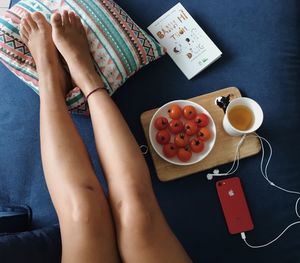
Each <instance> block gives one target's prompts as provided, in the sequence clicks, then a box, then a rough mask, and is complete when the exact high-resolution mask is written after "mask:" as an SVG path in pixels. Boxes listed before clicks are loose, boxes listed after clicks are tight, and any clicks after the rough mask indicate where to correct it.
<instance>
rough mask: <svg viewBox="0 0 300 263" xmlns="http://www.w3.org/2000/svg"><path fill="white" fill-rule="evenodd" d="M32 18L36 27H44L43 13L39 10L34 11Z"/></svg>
mask: <svg viewBox="0 0 300 263" xmlns="http://www.w3.org/2000/svg"><path fill="white" fill-rule="evenodd" d="M32 19H33V20H34V22H36V24H37V26H38V28H44V27H45V25H46V23H47V20H46V18H45V17H44V15H43V14H42V13H40V12H36V13H34V14H33V15H32Z"/></svg>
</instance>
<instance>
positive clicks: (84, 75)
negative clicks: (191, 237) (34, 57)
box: [51, 12, 190, 263]
mask: <svg viewBox="0 0 300 263" xmlns="http://www.w3.org/2000/svg"><path fill="white" fill-rule="evenodd" d="M65 20H66V21H69V20H70V21H71V22H70V23H68V22H67V26H66V27H65V28H63V27H62V24H65V22H64V21H65ZM51 23H52V27H53V40H54V43H55V45H56V46H57V48H58V50H59V51H60V53H61V54H62V55H63V57H64V58H65V60H66V61H67V63H68V66H69V68H70V72H71V75H72V77H73V78H74V80H75V82H76V83H77V85H78V86H79V87H80V88H81V89H82V91H83V93H84V94H85V95H87V94H88V93H89V92H90V91H92V90H94V89H95V88H97V87H100V86H102V85H103V83H102V80H101V79H100V78H99V76H98V75H97V74H96V72H95V69H94V68H93V63H92V60H91V57H90V54H89V50H88V44H87V39H86V36H85V31H84V29H83V27H82V24H81V22H80V19H79V18H78V17H76V16H75V15H74V13H69V14H68V13H67V12H64V14H63V17H61V16H60V15H59V14H56V15H54V16H53V17H52V21H51ZM89 107H90V113H91V118H92V123H93V129H94V134H95V139H96V145H97V150H98V153H99V157H100V160H101V163H102V166H103V169H104V171H105V176H106V179H107V182H108V186H109V197H110V204H111V207H112V210H113V215H114V220H115V223H116V229H117V235H118V245H119V250H120V254H121V257H122V260H123V261H124V262H138V263H140V262H143V263H147V262H155V263H159V262H163V263H165V262H172V263H176V262H190V259H189V257H188V255H187V254H186V252H185V251H184V249H183V248H182V246H181V244H180V243H179V242H178V240H177V239H176V237H175V235H174V234H173V233H172V231H171V230H170V228H169V227H168V225H167V223H166V220H165V219H164V216H163V214H162V212H161V210H160V208H159V205H158V203H157V200H156V198H155V195H154V192H153V189H152V186H151V180H150V175H149V171H148V168H147V165H146V163H145V160H144V158H143V156H142V155H141V152H140V149H139V147H138V145H137V143H136V141H135V139H134V137H133V135H132V133H131V132H130V130H129V128H128V126H127V124H126V122H125V120H124V119H123V117H122V115H121V113H120V112H119V110H118V108H117V107H116V105H115V104H114V103H113V101H112V100H111V98H110V97H109V96H108V94H107V93H106V91H105V90H100V91H97V92H95V93H94V94H92V95H91V97H90V98H89Z"/></svg>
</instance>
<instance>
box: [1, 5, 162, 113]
mask: <svg viewBox="0 0 300 263" xmlns="http://www.w3.org/2000/svg"><path fill="white" fill-rule="evenodd" d="M62 10H69V11H70V10H73V11H74V12H75V13H76V14H77V15H78V16H80V17H81V21H82V22H83V25H84V27H85V29H86V33H87V37H88V41H89V45H90V51H91V54H92V56H93V58H94V63H95V67H96V70H97V72H98V74H99V75H100V76H101V77H102V79H103V82H104V84H105V86H106V88H107V90H108V92H109V94H113V93H114V91H115V90H116V89H117V88H118V87H120V86H121V85H122V84H123V83H124V82H125V81H126V79H127V78H129V77H130V76H132V75H133V74H134V73H135V72H136V71H138V70H139V69H140V68H142V67H143V66H145V65H147V64H148V63H149V62H151V61H153V60H156V59H157V58H159V57H160V56H162V55H163V54H164V51H163V48H162V47H161V46H160V45H159V44H158V43H157V42H156V41H155V40H154V39H153V38H152V37H151V36H149V35H148V34H147V33H145V32H144V31H143V30H142V29H141V28H140V27H139V26H138V25H137V24H136V23H135V22H134V21H133V20H132V19H131V18H130V17H129V16H128V14H127V13H126V12H125V11H124V10H123V9H122V8H121V7H120V6H118V5H117V4H116V3H115V2H114V1H112V0H93V1H92V0H21V1H20V2H18V3H17V4H16V5H14V6H13V7H12V8H10V9H9V10H7V11H6V12H5V13H4V15H3V17H0V60H1V61H2V62H3V63H4V64H5V65H6V66H7V67H8V68H9V69H10V70H11V71H12V72H13V73H14V74H15V75H16V76H18V77H19V78H20V79H22V80H23V81H24V82H25V83H26V84H28V85H29V86H30V87H31V88H32V89H33V90H34V91H35V92H36V93H38V75H37V71H36V65H35V63H34V60H33V58H32V56H31V54H30V52H29V50H28V48H27V47H26V46H25V45H24V43H23V42H22V40H21V37H20V33H19V24H20V21H21V18H22V17H24V16H25V14H26V13H28V12H29V13H33V12H36V11H39V12H41V13H43V14H44V15H45V17H46V19H47V20H48V21H50V17H51V14H52V13H54V12H57V11H59V12H61V11H62ZM66 102H67V105H68V108H69V110H71V111H73V112H77V113H88V109H87V104H86V100H85V97H84V96H83V94H82V93H81V91H80V89H79V88H77V87H75V88H74V89H73V90H71V91H70V93H69V94H68V95H67V98H66Z"/></svg>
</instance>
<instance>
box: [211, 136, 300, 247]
mask: <svg viewBox="0 0 300 263" xmlns="http://www.w3.org/2000/svg"><path fill="white" fill-rule="evenodd" d="M246 136H247V135H243V136H242V138H241V140H240V142H239V143H238V145H237V150H236V154H235V158H234V161H233V164H232V166H231V168H230V169H229V170H228V171H227V172H226V173H219V170H218V169H215V170H214V172H213V173H209V174H207V179H208V180H212V179H213V177H214V176H228V175H231V174H233V173H235V172H236V171H237V169H238V167H239V159H240V148H241V146H242V144H243V142H244V140H245V138H246ZM248 136H249V137H250V136H251V137H257V138H258V139H259V141H260V144H261V150H262V154H261V156H262V158H261V162H260V171H261V174H262V176H263V177H264V178H265V179H266V181H267V182H268V183H269V184H270V185H271V186H273V187H275V188H277V189H279V190H281V191H284V192H286V193H289V194H296V195H299V196H300V192H297V191H292V190H288V189H285V188H283V187H280V186H278V185H276V184H275V183H273V182H272V181H271V180H270V179H269V177H268V166H269V164H270V161H271V158H272V154H273V149H272V146H271V144H270V142H269V141H268V140H267V139H265V138H264V137H261V136H259V135H258V134H257V133H255V135H248ZM264 142H265V143H266V144H267V145H268V146H269V150H270V153H269V157H268V159H267V161H266V164H265V167H264V160H265V155H266V154H265V146H264ZM299 202H300V197H299V198H298V199H297V200H296V203H295V213H296V216H297V217H298V218H299V219H300V214H299V212H298V204H299ZM296 224H300V220H298V221H295V222H293V223H291V224H290V225H288V226H287V227H286V228H285V229H284V230H283V231H282V232H281V233H280V234H279V235H278V236H277V237H276V238H274V239H273V240H271V241H270V242H268V243H266V244H263V245H251V244H249V243H248V242H247V240H246V234H245V232H242V233H241V237H242V239H243V240H244V242H245V244H246V245H247V246H248V247H250V248H263V247H266V246H268V245H270V244H272V243H273V242H275V241H276V240H278V239H279V238H280V237H281V236H282V235H283V234H284V233H285V232H286V231H287V230H288V229H289V228H290V227H292V226H294V225H296Z"/></svg>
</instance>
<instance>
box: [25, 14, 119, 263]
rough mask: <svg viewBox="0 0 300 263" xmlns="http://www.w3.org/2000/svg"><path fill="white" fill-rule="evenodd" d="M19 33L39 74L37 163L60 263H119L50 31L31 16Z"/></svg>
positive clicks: (104, 203)
mask: <svg viewBox="0 0 300 263" xmlns="http://www.w3.org/2000/svg"><path fill="white" fill-rule="evenodd" d="M21 34H22V38H23V40H24V42H25V43H26V44H27V45H28V47H29V49H30V51H31V53H32V55H33V57H34V60H35V62H36V65H37V71H38V74H39V80H40V81H39V88H40V133H41V151H42V162H43V169H44V173H45V177H46V182H47V186H48V189H49V192H50V195H51V198H52V201H53V203H54V206H55V209H56V211H57V214H58V218H59V222H60V226H61V236H62V251H63V253H62V261H63V262H70V263H76V262H78V263H83V262H84V263H88V262H118V252H117V243H116V240H115V233H114V227H113V223H112V218H111V213H110V209H109V206H108V203H107V200H106V198H105V196H104V194H103V191H102V189H101V187H100V185H99V182H98V180H97V178H96V175H95V173H94V170H93V167H92V165H91V162H90V160H89V157H88V153H87V151H86V148H85V146H84V144H83V142H82V140H81V138H80V136H79V134H78V132H77V130H76V128H75V126H74V124H73V122H72V120H71V117H70V115H69V113H68V111H67V108H66V104H65V99H64V95H65V94H64V93H65V90H64V87H65V86H66V81H65V78H64V73H63V68H62V66H61V64H60V62H59V59H58V53H57V50H56V48H55V45H54V43H53V40H52V36H51V26H50V25H49V24H48V23H47V21H46V20H45V18H44V17H43V15H42V14H40V13H35V14H33V15H32V16H31V15H28V16H27V17H26V19H24V20H23V21H22V25H21Z"/></svg>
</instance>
